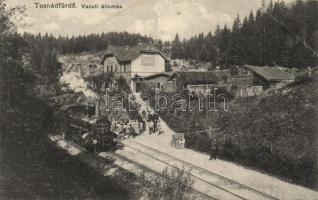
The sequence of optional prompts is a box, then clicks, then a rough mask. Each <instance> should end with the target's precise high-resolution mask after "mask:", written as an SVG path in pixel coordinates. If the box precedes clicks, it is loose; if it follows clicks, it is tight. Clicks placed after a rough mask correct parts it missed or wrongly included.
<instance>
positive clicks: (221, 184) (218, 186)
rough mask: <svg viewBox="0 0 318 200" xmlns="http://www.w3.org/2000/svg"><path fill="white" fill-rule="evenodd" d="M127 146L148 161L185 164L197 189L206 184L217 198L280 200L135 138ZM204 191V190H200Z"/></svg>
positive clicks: (169, 164) (176, 164) (174, 166)
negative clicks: (196, 183)
mask: <svg viewBox="0 0 318 200" xmlns="http://www.w3.org/2000/svg"><path fill="white" fill-rule="evenodd" d="M123 143H124V144H125V146H126V147H128V148H130V149H132V150H133V151H135V152H137V153H142V154H143V155H145V156H146V157H145V158H144V159H146V160H147V159H148V161H150V160H152V162H153V161H155V162H156V163H158V164H159V163H161V164H163V165H165V166H168V167H170V168H176V167H182V166H185V167H187V168H190V169H192V170H191V172H190V176H191V177H193V179H194V180H195V182H199V184H198V185H196V186H198V188H194V189H195V190H198V189H199V191H200V188H199V187H200V186H202V185H205V186H204V187H209V188H212V189H213V190H215V192H216V193H218V194H219V195H217V197H219V198H216V197H215V196H211V197H213V198H215V199H244V200H248V199H250V200H258V199H259V200H268V199H272V200H278V198H276V197H274V196H272V195H270V194H266V193H264V192H262V191H259V190H256V189H254V188H251V187H249V186H246V185H244V184H241V183H239V182H237V181H234V180H231V179H229V178H226V177H224V176H222V175H219V174H217V173H214V172H211V171H208V170H206V169H203V168H201V167H199V166H196V165H193V164H191V163H189V162H187V161H184V160H181V159H179V158H176V157H174V156H172V155H170V154H167V153H165V152H162V151H159V150H157V149H154V148H151V147H149V146H146V145H144V144H141V143H139V142H137V141H134V140H126V141H124V142H123ZM220 191H222V192H223V193H224V194H223V195H225V194H226V195H225V196H224V198H223V197H222V198H220V197H221V194H220ZM200 192H203V193H204V191H200Z"/></svg>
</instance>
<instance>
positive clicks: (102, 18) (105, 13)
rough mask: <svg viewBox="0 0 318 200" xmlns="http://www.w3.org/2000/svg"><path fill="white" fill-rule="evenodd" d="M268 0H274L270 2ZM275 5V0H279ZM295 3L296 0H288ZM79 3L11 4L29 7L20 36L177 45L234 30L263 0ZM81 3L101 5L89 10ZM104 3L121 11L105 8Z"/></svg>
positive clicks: (34, 0)
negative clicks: (113, 36) (111, 37)
mask: <svg viewBox="0 0 318 200" xmlns="http://www.w3.org/2000/svg"><path fill="white" fill-rule="evenodd" d="M267 1H269V0H267ZM274 1H275V0H274ZM284 1H285V2H286V3H290V2H291V1H293V0H284ZM60 2H63V3H69V2H75V3H76V6H77V8H70V9H68V8H36V6H35V3H39V4H52V3H58V1H54V0H24V1H21V0H7V4H8V5H9V6H10V7H14V6H17V5H25V6H26V16H25V17H23V20H22V21H21V22H19V23H18V31H19V32H20V33H22V32H30V33H34V34H36V33H39V32H40V33H46V32H47V33H52V34H53V35H55V36H59V35H63V36H66V35H68V36H72V35H85V34H90V33H101V32H109V31H118V32H121V31H128V32H132V33H140V34H142V35H148V36H152V37H154V38H156V39H162V40H172V39H173V38H174V37H175V35H176V33H178V34H179V35H180V37H181V38H189V37H190V36H193V35H195V34H199V33H201V32H203V33H207V32H209V31H212V32H213V31H214V30H215V27H216V26H217V25H220V26H222V27H223V26H224V25H228V26H231V25H232V23H233V21H234V18H235V17H236V16H237V15H238V14H239V15H240V16H245V15H248V14H249V12H250V11H251V10H253V11H254V12H255V10H256V9H258V8H259V7H260V5H261V2H262V0H63V1H60ZM82 4H86V5H90V4H98V6H99V8H97V9H92V8H91V9H84V8H82ZM102 4H107V5H117V4H118V5H121V6H122V8H119V9H114V8H107V9H102V8H101V6H102Z"/></svg>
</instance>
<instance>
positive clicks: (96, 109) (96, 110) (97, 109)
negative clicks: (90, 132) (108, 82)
mask: <svg viewBox="0 0 318 200" xmlns="http://www.w3.org/2000/svg"><path fill="white" fill-rule="evenodd" d="M95 115H96V116H98V115H99V108H98V106H97V102H95Z"/></svg>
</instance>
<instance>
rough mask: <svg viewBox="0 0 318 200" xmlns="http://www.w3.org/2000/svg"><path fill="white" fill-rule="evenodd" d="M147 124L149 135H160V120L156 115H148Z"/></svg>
mask: <svg viewBox="0 0 318 200" xmlns="http://www.w3.org/2000/svg"><path fill="white" fill-rule="evenodd" d="M147 122H148V127H149V134H152V133H156V132H158V135H160V134H161V133H162V130H161V126H160V119H159V115H158V114H157V113H149V114H148V118H147Z"/></svg>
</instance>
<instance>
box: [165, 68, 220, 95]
mask: <svg viewBox="0 0 318 200" xmlns="http://www.w3.org/2000/svg"><path fill="white" fill-rule="evenodd" d="M168 81H172V83H173V84H172V85H174V86H175V88H176V90H177V91H182V90H184V89H191V88H193V89H197V88H198V87H200V86H202V87H203V88H207V87H208V86H209V85H212V86H215V85H216V84H217V83H218V78H217V76H216V75H215V74H214V73H212V72H198V71H178V72H174V73H173V74H172V75H171V77H170V79H169V80H168Z"/></svg>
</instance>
